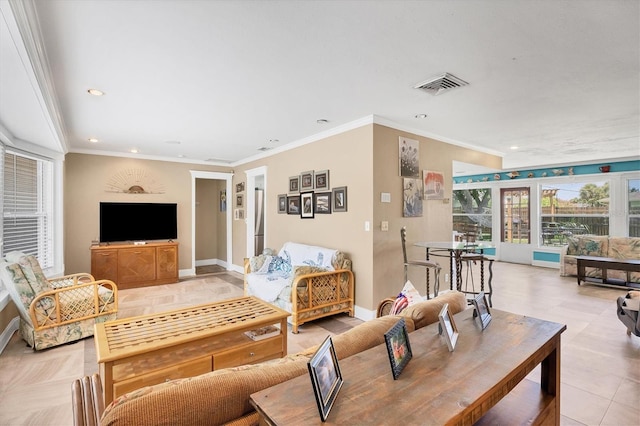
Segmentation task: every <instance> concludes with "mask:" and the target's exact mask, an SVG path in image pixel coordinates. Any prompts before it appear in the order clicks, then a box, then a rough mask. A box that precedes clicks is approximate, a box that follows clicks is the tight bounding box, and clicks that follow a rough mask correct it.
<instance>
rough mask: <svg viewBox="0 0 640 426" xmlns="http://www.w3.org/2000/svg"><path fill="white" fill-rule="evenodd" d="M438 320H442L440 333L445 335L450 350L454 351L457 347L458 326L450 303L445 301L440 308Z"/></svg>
mask: <svg viewBox="0 0 640 426" xmlns="http://www.w3.org/2000/svg"><path fill="white" fill-rule="evenodd" d="M438 320H439V321H440V324H439V330H440V333H441V334H442V335H444V340H445V341H446V342H447V347H448V348H449V352H453V350H454V349H455V347H456V342H457V341H458V327H457V326H456V322H455V321H454V320H453V315H452V314H451V310H450V309H449V304H448V303H445V304H444V306H443V307H442V309H441V310H440V313H439V314H438Z"/></svg>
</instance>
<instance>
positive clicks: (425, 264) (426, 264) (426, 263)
mask: <svg viewBox="0 0 640 426" xmlns="http://www.w3.org/2000/svg"><path fill="white" fill-rule="evenodd" d="M400 239H401V241H402V256H403V258H404V282H405V283H406V282H407V271H408V269H409V266H417V267H420V268H425V272H426V275H427V278H426V280H425V283H426V289H427V299H429V298H430V296H429V270H430V269H432V270H433V272H434V275H435V283H434V285H433V297H438V292H439V291H440V270H441V269H442V268H441V267H440V264H438V263H437V262H433V261H431V260H407V247H406V242H407V227H406V226H403V227H402V228H401V229H400Z"/></svg>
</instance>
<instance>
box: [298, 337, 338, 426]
mask: <svg viewBox="0 0 640 426" xmlns="http://www.w3.org/2000/svg"><path fill="white" fill-rule="evenodd" d="M307 367H308V368H309V376H311V384H312V385H313V393H314V394H315V397H316V402H317V404H318V411H319V412H320V419H321V420H322V421H323V422H324V421H326V420H327V417H328V416H329V411H331V407H332V406H333V403H334V402H335V400H336V397H337V395H338V392H339V391H340V388H341V387H342V384H343V380H342V374H341V373H340V366H339V365H338V357H337V356H336V351H335V348H334V347H333V342H332V341H331V337H327V338H326V339H325V340H324V342H322V344H321V345H320V346H319V347H318V350H316V352H315V354H314V355H313V356H312V357H311V359H310V360H309V362H308V363H307Z"/></svg>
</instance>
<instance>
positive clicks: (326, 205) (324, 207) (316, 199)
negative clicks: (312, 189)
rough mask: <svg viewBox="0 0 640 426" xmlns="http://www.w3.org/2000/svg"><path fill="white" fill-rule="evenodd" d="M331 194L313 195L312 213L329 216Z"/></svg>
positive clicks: (317, 193) (319, 193)
mask: <svg viewBox="0 0 640 426" xmlns="http://www.w3.org/2000/svg"><path fill="white" fill-rule="evenodd" d="M331 198H332V197H331V192H316V193H314V194H313V211H314V212H315V214H331Z"/></svg>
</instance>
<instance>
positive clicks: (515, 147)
mask: <svg viewBox="0 0 640 426" xmlns="http://www.w3.org/2000/svg"><path fill="white" fill-rule="evenodd" d="M509 149H511V150H514V151H515V150H516V149H518V147H517V146H515V145H514V146H510V147H509Z"/></svg>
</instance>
